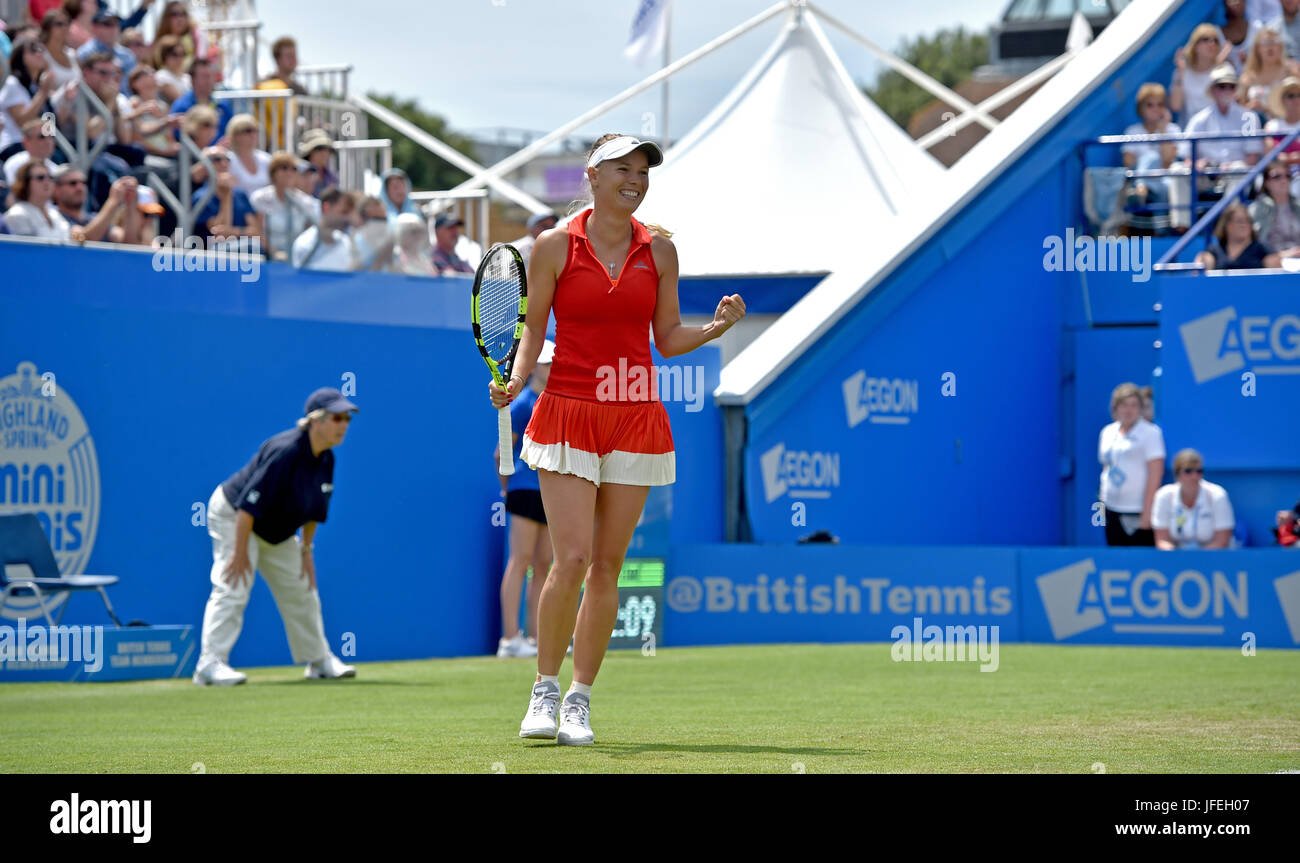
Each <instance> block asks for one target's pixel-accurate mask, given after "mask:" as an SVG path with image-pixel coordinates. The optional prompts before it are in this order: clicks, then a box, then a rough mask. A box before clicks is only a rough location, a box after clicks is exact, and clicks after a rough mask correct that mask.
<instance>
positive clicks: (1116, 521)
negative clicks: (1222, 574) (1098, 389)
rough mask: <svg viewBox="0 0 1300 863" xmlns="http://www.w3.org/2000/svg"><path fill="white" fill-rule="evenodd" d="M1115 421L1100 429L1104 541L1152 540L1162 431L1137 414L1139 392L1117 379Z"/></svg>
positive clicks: (1162, 469)
mask: <svg viewBox="0 0 1300 863" xmlns="http://www.w3.org/2000/svg"><path fill="white" fill-rule="evenodd" d="M1110 415H1111V416H1112V417H1114V418H1115V422H1113V423H1111V424H1110V425H1108V426H1106V427H1105V428H1103V429H1102V430H1101V437H1100V439H1099V440H1098V442H1097V458H1098V460H1099V461H1100V462H1101V502H1102V504H1103V505H1104V506H1105V507H1106V544H1107V545H1140V546H1153V545H1155V542H1156V540H1155V534H1154V533H1152V531H1151V508H1152V504H1153V502H1154V501H1155V496H1156V491H1158V490H1159V488H1160V481H1161V479H1163V478H1164V473H1165V436H1164V434H1163V433H1162V432H1161V431H1160V427H1159V426H1157V425H1155V424H1154V423H1149V422H1147V421H1146V420H1145V419H1143V418H1142V392H1141V390H1139V389H1138V388H1137V385H1135V384H1131V383H1124V384H1120V385H1119V386H1117V387H1115V391H1114V392H1112V393H1111V395H1110Z"/></svg>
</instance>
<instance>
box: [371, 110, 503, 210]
mask: <svg viewBox="0 0 1300 863" xmlns="http://www.w3.org/2000/svg"><path fill="white" fill-rule="evenodd" d="M368 95H369V96H370V98H371V99H374V100H375V101H376V102H378V103H379V104H381V105H383V106H384V107H385V108H388V109H389V110H390V111H393V112H395V113H397V114H400V115H401V116H402V117H404V118H405V119H407V120H408V121H410V122H411V123H414V124H415V125H416V126H418V127H419V128H421V129H423V130H424V131H426V132H428V133H429V134H430V135H432V136H433V137H435V138H437V139H439V140H440V141H444V142H446V143H447V144H449V145H451V146H452V147H455V148H456V149H457V150H459V151H460V152H462V153H464V154H465V155H466V156H469V157H470V158H471V159H474V160H475V161H477V160H478V157H477V156H476V155H475V154H474V144H473V142H472V141H470V139H469V138H467V137H465V136H464V135H458V134H456V133H455V132H453V131H451V130H450V128H449V127H448V125H447V121H446V120H445V119H443V118H442V117H440V116H438V115H437V114H430V113H428V112H427V111H425V110H424V109H423V108H421V107H420V106H419V104H417V103H416V101H415V100H414V99H400V98H398V97H397V96H395V95H385V94H380V93H370V94H368ZM369 134H370V137H371V138H391V139H392V141H393V166H394V167H397V168H401V169H403V170H404V171H406V173H407V174H408V175H409V176H410V178H411V187H412V188H413V189H418V190H425V191H435V190H440V189H450V188H451V187H452V186H455V185H457V184H458V183H461V182H464V181H465V180H467V179H469V175H468V174H466V173H465V172H464V171H462V170H460V169H459V168H457V167H455V166H453V165H450V164H448V163H447V162H444V161H443V160H442V159H440V158H438V157H437V156H435V155H434V154H432V153H430V152H429V151H428V150H426V149H424V148H423V147H421V146H420V145H419V144H417V143H415V142H414V141H412V140H411V139H409V138H407V137H405V136H404V135H401V134H400V133H398V132H396V131H394V130H393V129H392V127H390V126H389V125H387V124H386V123H382V122H380V121H379V120H377V119H375V118H374V117H371V118H370V124H369Z"/></svg>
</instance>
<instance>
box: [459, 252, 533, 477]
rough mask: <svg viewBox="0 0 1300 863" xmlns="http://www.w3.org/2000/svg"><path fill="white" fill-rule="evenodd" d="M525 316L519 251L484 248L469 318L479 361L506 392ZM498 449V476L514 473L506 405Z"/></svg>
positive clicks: (525, 293) (499, 415)
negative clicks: (499, 464)
mask: <svg viewBox="0 0 1300 863" xmlns="http://www.w3.org/2000/svg"><path fill="white" fill-rule="evenodd" d="M527 313H528V279H527V277H526V276H525V274H524V259H523V258H522V257H521V256H520V254H519V250H518V249H516V248H515V247H514V246H512V245H509V244H508V243H497V244H496V245H495V246H493V247H492V248H490V249H488V252H487V254H486V255H484V256H483V260H482V262H480V263H479V265H478V272H476V273H475V274H474V294H473V298H472V299H471V301H470V315H471V321H472V323H473V327H474V342H475V344H477V345H478V350H479V353H480V354H482V355H483V361H484V362H485V363H487V367H488V369H490V370H491V372H492V379H493V380H494V381H496V384H497V386H499V387H501V388H502V389H508V388H509V387H508V384H509V381H510V367H511V366H512V365H514V362H515V352H516V351H518V350H519V338H520V336H522V335H523V334H524V316H525V315H526V314H527ZM497 434H498V438H499V440H498V446H499V447H500V450H499V451H500V453H501V467H500V468H499V470H500V473H501V475H502V476H510V475H511V474H513V473H514V472H515V460H514V458H513V457H512V453H513V452H514V440H513V438H514V433H513V431H512V430H511V428H510V406H509V405H506V406H505V407H503V408H498V409H497Z"/></svg>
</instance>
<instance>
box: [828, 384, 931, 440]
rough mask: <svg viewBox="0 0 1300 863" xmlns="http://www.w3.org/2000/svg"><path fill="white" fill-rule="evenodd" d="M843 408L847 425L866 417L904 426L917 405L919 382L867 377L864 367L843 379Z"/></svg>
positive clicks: (871, 420) (879, 421)
mask: <svg viewBox="0 0 1300 863" xmlns="http://www.w3.org/2000/svg"><path fill="white" fill-rule="evenodd" d="M843 387H844V411H845V413H846V414H847V415H848V420H849V428H853V427H854V426H856V425H858V424H859V423H861V422H862V421H863V420H869V421H870V422H873V423H885V424H887V425H907V424H908V423H909V422H911V421H912V417H911V415H912V414H914V413H916V412H917V410H918V407H919V393H920V391H921V384H920V382H919V381H905V380H902V379H900V378H873V377H868V376H867V373H866V371H865V370H862V371H857V372H854V373H853V374H852V375H850V376H849V377H848V379H846V380H845V381H844V384H843Z"/></svg>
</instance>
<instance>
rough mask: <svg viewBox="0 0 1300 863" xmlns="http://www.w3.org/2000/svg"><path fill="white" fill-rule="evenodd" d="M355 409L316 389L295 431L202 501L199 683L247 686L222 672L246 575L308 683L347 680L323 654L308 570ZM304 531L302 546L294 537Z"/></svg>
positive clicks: (239, 621) (349, 670) (240, 618)
mask: <svg viewBox="0 0 1300 863" xmlns="http://www.w3.org/2000/svg"><path fill="white" fill-rule="evenodd" d="M357 410H358V409H357V406H356V405H354V404H353V403H352V402H350V401H348V400H347V399H346V398H344V397H343V394H342V393H340V392H339V391H338V390H336V389H330V388H328V387H327V388H324V389H319V390H316V392H314V393H312V394H311V396H310V397H308V399H307V404H306V406H305V407H304V408H303V414H304V416H303V417H302V418H300V419H299V420H298V425H297V427H296V428H291V429H289V430H288V431H283V432H280V433H279V434H277V435H275V436H274V437H272V438H270V439H269V440H267V441H266V442H265V443H263V444H262V446H261V448H260V449H258V451H257V455H255V456H253V459H252V460H251V461H250V462H249V463H248V464H246V465H244V467H243V468H241V469H240V470H239V472H238V473H236V474H235V475H234V476H232V477H231V478H230V479H228V480H226V481H225V482H223V483H222V484H221V485H219V486H217V488H216V490H215V491H213V492H212V498H211V499H210V500H209V501H208V534H209V535H210V536H211V537H212V575H211V578H212V594H211V596H209V597H208V605H207V609H206V610H205V611H204V613H203V640H202V652H201V653H200V655H199V661H198V666H197V667H196V668H195V671H194V682H195V683H197V684H199V685H200V686H234V685H236V684H240V683H243V682H244V681H245V680H247V679H248V677H247V675H245V674H243V673H241V672H238V671H235V670H234V669H233V668H231V667H230V665H229V661H230V651H231V648H233V647H234V646H235V641H236V639H238V638H239V631H240V629H241V627H242V626H243V623H244V608H245V607H246V606H247V605H248V597H249V592H250V591H251V590H252V587H253V572H254V571H255V570H256V571H257V572H260V573H262V577H263V578H265V579H266V583H267V586H268V587H270V588H271V593H272V594H273V595H274V596H275V604H276V605H277V606H278V607H279V609H280V616H281V617H282V618H283V619H284V628H285V632H286V633H287V634H288V636H289V648H290V649H291V650H292V651H293V661H294V662H296V663H306V665H307V668H306V672H305V675H304V676H306V677H309V678H337V677H355V676H356V673H357V671H356V669H355V668H353V667H352V666H350V665H344V664H343V662H342V661H340V660H339V659H338V657H336V656H335V655H334V654H333V653H332V652H330V649H329V642H327V641H326V639H325V622H324V620H323V619H322V617H321V607H320V594H318V593H317V592H316V563H315V561H314V559H313V557H312V548H313V539H314V537H315V535H316V526H317V525H318V524H320V523H321V522H323V521H325V517H326V514H327V511H328V510H329V503H330V496H331V494H332V493H333V491H334V453H332V452H330V450H331V448H333V447H335V446H338V445H339V444H340V443H342V442H343V438H344V436H345V435H346V434H347V431H348V426H349V424H350V423H351V421H352V415H353V414H354V413H356V411H357ZM299 528H301V529H302V537H301V539H300V538H299V537H298V530H299Z"/></svg>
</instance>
